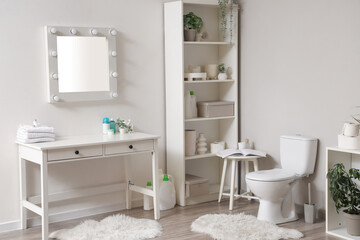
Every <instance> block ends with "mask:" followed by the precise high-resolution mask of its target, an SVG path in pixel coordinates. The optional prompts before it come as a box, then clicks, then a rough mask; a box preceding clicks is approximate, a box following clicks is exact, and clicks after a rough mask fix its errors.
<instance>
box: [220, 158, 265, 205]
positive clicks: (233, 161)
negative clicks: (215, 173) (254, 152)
mask: <svg viewBox="0 0 360 240" xmlns="http://www.w3.org/2000/svg"><path fill="white" fill-rule="evenodd" d="M258 158H259V156H236V155H235V156H228V157H226V158H224V166H223V171H222V176H221V184H220V191H219V201H218V202H221V198H222V196H230V203H229V210H233V206H234V197H235V198H241V197H243V198H247V199H249V200H250V199H259V198H258V197H254V196H252V194H251V192H250V189H249V188H248V187H247V188H246V192H244V193H242V194H235V173H236V169H237V166H238V162H239V161H245V174H247V173H248V172H249V162H252V163H253V165H254V171H259V166H258ZM228 160H231V179H230V193H223V191H224V182H225V175H226V167H227V161H228Z"/></svg>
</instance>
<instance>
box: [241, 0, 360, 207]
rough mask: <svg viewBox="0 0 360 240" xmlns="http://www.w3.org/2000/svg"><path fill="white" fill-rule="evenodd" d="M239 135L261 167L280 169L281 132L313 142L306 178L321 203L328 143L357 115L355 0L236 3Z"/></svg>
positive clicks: (359, 43) (359, 79) (359, 68)
mask: <svg viewBox="0 0 360 240" xmlns="http://www.w3.org/2000/svg"><path fill="white" fill-rule="evenodd" d="M241 3H242V15H241V136H242V138H243V139H244V138H249V139H251V140H252V141H254V142H255V145H256V148H258V149H263V150H265V151H267V152H268V154H269V155H270V158H268V159H263V160H261V163H260V167H261V168H262V169H269V168H272V167H275V166H276V167H279V166H280V158H279V156H280V155H279V147H280V146H279V136H280V135H282V134H291V133H301V134H304V135H310V136H314V137H317V138H318V139H319V143H320V144H319V149H318V158H317V164H316V169H315V173H314V174H313V175H312V176H311V177H310V178H309V179H305V180H303V181H302V182H301V184H300V187H299V188H298V190H299V191H300V193H299V194H298V195H299V196H298V197H297V200H296V201H297V203H299V204H302V203H303V202H304V200H305V198H306V197H307V192H306V188H305V182H307V181H310V182H312V184H313V188H314V190H313V196H314V200H315V202H316V203H317V204H318V206H319V207H320V208H321V209H324V207H325V172H326V169H325V161H326V152H325V149H326V147H327V146H335V145H337V134H338V133H339V132H340V131H341V128H342V124H343V122H344V121H350V120H351V117H350V115H351V114H357V113H360V109H357V108H355V106H357V105H359V104H360V101H359V99H360V97H359V96H360V94H359V90H360V15H359V11H360V2H359V1H355V0H347V1H343V0H318V1H313V0H302V1H295V0H291V1H289V0H272V1H268V0H242V1H241Z"/></svg>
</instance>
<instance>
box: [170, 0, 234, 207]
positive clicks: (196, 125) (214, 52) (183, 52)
mask: <svg viewBox="0 0 360 240" xmlns="http://www.w3.org/2000/svg"><path fill="white" fill-rule="evenodd" d="M189 12H194V13H195V14H198V15H200V16H201V17H202V19H203V20H204V22H205V23H206V32H207V37H208V38H207V40H205V41H199V42H195V41H194V42H190V41H184V39H183V36H184V26H183V17H184V14H186V13H189ZM237 16H238V8H234V12H233V17H234V21H233V24H234V25H233V30H234V31H233V35H232V41H231V42H230V40H229V39H227V38H226V39H225V40H224V41H222V40H223V39H222V38H221V33H222V32H221V29H220V27H219V26H220V21H221V19H220V18H219V6H218V3H217V1H216V0H177V1H170V2H169V1H167V2H166V3H164V41H165V45H164V46H165V81H166V84H165V91H166V148H167V151H166V154H167V157H166V158H167V171H168V173H169V174H171V175H172V176H173V177H174V179H175V188H176V195H177V197H176V199H177V204H179V205H180V206H186V205H187V204H197V203H201V202H206V201H210V200H216V199H217V198H218V197H219V196H218V195H219V193H218V191H219V185H213V186H209V187H210V188H211V190H210V191H209V193H208V194H204V195H200V196H194V197H189V198H186V194H185V175H186V174H187V173H188V174H192V175H195V176H201V177H203V178H206V179H208V180H209V183H219V182H220V179H221V170H222V164H221V161H222V160H221V159H220V158H218V157H216V155H215V154H211V153H206V154H201V155H200V154H199V155H195V156H185V151H184V150H185V144H186V142H185V134H184V133H185V131H186V129H193V130H195V131H196V133H204V134H205V135H206V137H207V144H209V143H210V142H212V141H216V140H218V139H221V141H224V142H225V143H226V145H227V146H228V147H230V148H235V147H236V146H237V143H238V132H239V131H238V118H239V113H238V99H239V94H238V89H239V88H238V65H239V64H238V45H237V44H236V43H237V42H238V31H237V29H238V25H237V23H238V20H237V18H238V17H237ZM229 17H230V12H228V13H227V18H229ZM228 35H229V33H228V34H226V36H228ZM219 63H224V64H225V66H226V67H229V68H230V69H232V73H231V77H230V76H229V78H231V79H229V80H223V81H220V80H202V81H199V79H197V78H192V80H195V81H184V72H185V71H186V69H188V68H189V66H204V65H206V64H219ZM202 79H205V78H204V77H202ZM190 90H191V91H194V92H195V93H196V99H197V100H199V101H200V100H201V101H214V100H218V101H221V100H223V101H231V102H233V103H234V107H233V114H232V116H223V117H210V118H205V117H197V118H190V119H185V118H184V110H185V101H184V93H185V92H186V91H190ZM228 114H231V113H230V112H229V113H228Z"/></svg>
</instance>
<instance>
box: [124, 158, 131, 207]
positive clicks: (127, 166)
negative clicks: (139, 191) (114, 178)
mask: <svg viewBox="0 0 360 240" xmlns="http://www.w3.org/2000/svg"><path fill="white" fill-rule="evenodd" d="M124 158H125V178H126V192H125V198H126V199H125V201H126V209H131V190H130V186H129V185H130V179H131V176H130V161H129V156H124Z"/></svg>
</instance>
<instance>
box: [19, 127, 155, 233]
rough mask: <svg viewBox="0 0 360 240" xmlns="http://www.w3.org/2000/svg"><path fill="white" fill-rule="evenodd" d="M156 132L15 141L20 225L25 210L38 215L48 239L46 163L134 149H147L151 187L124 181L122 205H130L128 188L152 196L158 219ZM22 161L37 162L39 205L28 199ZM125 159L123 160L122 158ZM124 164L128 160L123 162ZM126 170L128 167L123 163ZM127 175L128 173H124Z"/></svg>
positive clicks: (24, 222) (134, 151)
mask: <svg viewBox="0 0 360 240" xmlns="http://www.w3.org/2000/svg"><path fill="white" fill-rule="evenodd" d="M158 138H159V136H156V135H150V134H145V133H131V134H124V135H113V136H107V135H104V136H103V135H90V136H73V137H67V138H61V139H59V140H57V141H55V142H45V143H35V144H23V143H19V142H18V143H17V144H18V148H19V162H20V164H19V166H20V215H21V216H20V219H21V228H22V229H25V228H26V227H27V214H26V210H27V209H28V210H30V211H32V212H34V213H36V214H38V215H40V216H41V219H42V220H41V222H42V239H48V225H49V220H48V203H49V202H50V201H53V200H58V199H56V198H53V199H51V198H52V196H51V195H49V193H48V165H49V164H57V163H65V162H70V161H82V160H89V159H102V158H107V157H116V156H119V157H120V156H127V155H129V154H137V153H146V152H148V153H151V155H152V177H153V179H152V180H153V190H151V189H147V188H144V187H139V186H135V185H133V184H130V181H128V178H127V181H128V182H127V183H126V208H127V209H130V208H131V191H135V192H139V193H142V194H146V195H149V196H152V197H153V199H154V218H155V219H160V209H159V202H158V199H159V197H158V196H159V193H158V186H159V185H158V184H159V182H158V181H159V178H158V159H157V140H158ZM26 161H29V162H33V163H36V164H38V165H39V166H40V175H41V176H40V180H41V181H40V182H41V201H40V203H41V205H40V207H39V206H38V205H36V202H35V203H34V202H32V201H31V200H29V199H28V196H27V191H26ZM126 161H127V160H126ZM126 166H128V164H126ZM126 168H127V169H126V172H127V173H128V171H129V169H128V167H126ZM127 176H129V175H127Z"/></svg>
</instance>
